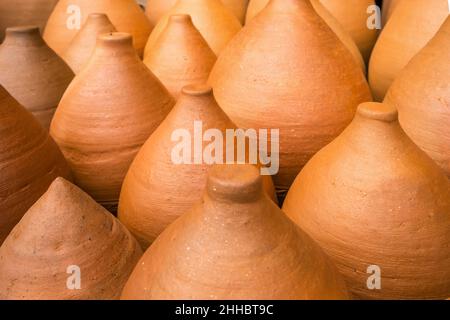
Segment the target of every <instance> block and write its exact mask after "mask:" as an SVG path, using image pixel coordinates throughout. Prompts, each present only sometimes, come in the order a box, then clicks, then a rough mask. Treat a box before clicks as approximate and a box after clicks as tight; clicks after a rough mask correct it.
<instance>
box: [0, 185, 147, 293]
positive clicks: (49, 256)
mask: <svg viewBox="0 0 450 320" xmlns="http://www.w3.org/2000/svg"><path fill="white" fill-rule="evenodd" d="M141 256H142V250H141V248H140V247H139V244H138V243H137V241H136V240H135V239H134V238H133V236H132V235H131V234H130V233H129V232H128V230H126V228H125V227H124V226H123V225H122V224H121V223H120V222H119V221H118V220H117V219H116V218H114V217H113V216H112V215H111V214H110V213H109V212H108V211H106V210H105V209H104V208H102V207H101V206H100V205H99V204H97V203H96V202H95V201H94V200H93V199H92V198H90V197H89V196H88V195H87V194H85V193H84V192H83V191H81V190H80V189H78V188H77V187H75V186H74V185H72V184H71V183H69V182H67V181H66V180H64V179H62V178H58V179H56V180H55V181H54V182H53V183H52V185H51V186H50V188H49V189H48V191H47V192H46V193H45V194H44V195H43V196H42V197H41V198H40V199H39V200H38V201H37V202H36V203H35V204H34V205H33V206H32V207H31V209H30V210H28V212H27V213H26V214H25V216H24V217H23V219H22V220H21V221H20V222H19V224H18V225H17V226H16V227H15V228H14V230H13V231H12V232H11V234H10V235H9V237H8V238H7V239H6V241H5V242H4V244H3V246H2V247H1V248H0V299H1V300H5V299H8V300H55V299H56V300H91V299H92V300H93V299H95V300H100V299H117V298H119V297H120V293H121V291H122V289H123V286H124V285H125V282H126V281H127V279H128V277H129V276H130V274H131V272H132V271H133V268H134V267H135V265H136V263H137V262H138V260H139V259H140V257H141ZM77 276H79V279H80V282H79V284H80V287H79V289H77V283H78V282H77V280H76V277H77Z"/></svg>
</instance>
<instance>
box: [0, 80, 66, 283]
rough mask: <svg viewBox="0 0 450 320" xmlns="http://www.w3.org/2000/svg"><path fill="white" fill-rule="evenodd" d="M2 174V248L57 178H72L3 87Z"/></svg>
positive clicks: (39, 129) (48, 140) (0, 106)
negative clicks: (22, 219) (17, 225)
mask: <svg viewBox="0 0 450 320" xmlns="http://www.w3.org/2000/svg"><path fill="white" fill-rule="evenodd" d="M0 172H1V174H0V244H1V243H2V242H3V241H4V240H5V238H6V237H7V235H8V234H9V232H10V231H11V230H12V228H13V227H14V226H15V225H16V224H17V222H19V220H20V219H21V218H22V216H23V215H24V214H25V212H26V211H27V210H28V209H29V208H30V207H31V205H32V204H33V203H34V202H35V201H36V200H37V199H39V197H40V196H41V195H42V194H44V192H45V191H46V190H47V188H48V186H49V185H50V183H51V182H52V181H53V180H54V179H55V178H56V177H58V176H63V177H66V178H70V177H71V175H70V170H69V167H68V165H67V163H66V161H65V160H64V157H63V155H62V154H61V151H59V149H58V147H57V146H56V144H55V142H54V141H53V140H52V139H51V138H50V137H49V135H48V132H47V131H46V130H45V129H44V128H43V127H42V126H41V125H40V124H39V122H38V121H37V120H36V119H35V118H34V117H33V116H32V115H31V113H29V112H28V111H26V110H25V108H23V107H22V106H21V105H19V104H18V103H17V101H16V100H14V99H13V97H11V95H10V94H8V92H7V91H6V90H5V89H4V88H3V87H2V86H0ZM0 291H2V290H0Z"/></svg>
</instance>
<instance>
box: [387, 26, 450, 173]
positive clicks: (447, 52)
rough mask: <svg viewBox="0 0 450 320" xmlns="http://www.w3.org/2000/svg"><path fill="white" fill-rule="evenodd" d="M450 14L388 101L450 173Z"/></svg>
mask: <svg viewBox="0 0 450 320" xmlns="http://www.w3.org/2000/svg"><path fill="white" fill-rule="evenodd" d="M449 57H450V18H447V20H446V21H445V22H444V24H443V25H442V27H441V29H440V30H439V31H438V33H437V34H436V36H435V37H434V38H433V39H432V40H431V41H430V42H429V43H428V44H427V46H426V47H425V48H424V49H422V50H421V51H420V52H419V53H418V54H417V55H416V56H415V57H414V58H413V59H412V60H411V62H410V63H409V64H408V65H407V66H406V68H405V69H403V71H402V72H401V73H400V75H399V76H398V77H397V79H396V80H395V81H394V83H393V85H392V86H391V88H390V90H389V91H388V94H387V96H386V99H385V103H389V104H391V105H392V106H394V107H396V108H398V110H399V113H400V123H401V125H402V127H403V128H404V129H405V131H406V133H407V134H408V135H409V136H410V137H411V138H412V140H413V141H414V142H415V143H416V144H417V145H418V146H419V147H421V148H422V149H423V150H424V151H425V152H426V153H428V155H429V156H430V157H431V158H433V159H434V160H435V161H436V162H437V163H438V164H439V165H440V166H441V167H442V168H443V169H444V170H445V172H446V173H447V175H448V176H449V177H450V128H449V123H450V109H449V106H450V89H449V75H450V64H449Z"/></svg>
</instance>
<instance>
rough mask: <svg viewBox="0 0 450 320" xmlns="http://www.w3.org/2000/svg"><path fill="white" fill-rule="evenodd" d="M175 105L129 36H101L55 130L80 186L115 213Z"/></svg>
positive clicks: (66, 99) (58, 114)
mask: <svg viewBox="0 0 450 320" xmlns="http://www.w3.org/2000/svg"><path fill="white" fill-rule="evenodd" d="M173 104H174V100H173V98H172V97H171V96H170V94H169V93H168V92H167V90H166V89H165V88H164V86H163V85H162V84H161V82H160V81H159V80H158V79H157V78H156V77H155V76H154V75H153V74H152V73H151V71H150V70H148V68H147V67H146V66H145V65H144V63H143V62H142V61H140V59H139V57H138V56H137V54H136V52H135V51H134V50H133V46H132V39H131V36H130V35H129V34H124V33H112V34H106V35H101V36H99V38H98V43H97V47H96V49H95V51H94V54H93V56H92V58H91V59H90V60H89V63H88V64H87V66H86V68H84V69H83V71H82V72H81V73H80V74H78V75H77V76H76V77H75V79H74V81H73V82H72V83H71V85H70V86H69V88H68V89H67V91H66V93H65V95H64V97H63V98H62V100H61V103H60V105H59V107H58V110H57V111H56V113H55V117H54V119H53V122H52V125H51V128H50V132H51V135H52V136H53V137H54V138H55V140H56V142H57V143H58V145H59V146H60V147H61V150H62V151H63V153H64V155H65V156H66V158H67V160H68V162H69V164H70V166H71V168H72V169H73V172H74V176H75V182H76V184H77V185H79V186H80V187H81V188H82V189H83V190H84V191H86V192H87V193H89V194H90V195H91V196H92V197H93V198H94V199H95V200H96V201H97V202H100V203H101V204H102V205H104V206H105V207H107V208H108V209H110V210H111V211H112V212H114V211H115V210H116V207H117V202H118V199H119V193H120V188H121V185H122V181H123V179H124V178H125V174H126V172H127V171H128V168H129V166H130V164H131V162H132V161H133V159H134V157H135V156H136V154H137V152H138V150H139V149H140V147H141V146H142V145H143V144H144V142H145V141H146V140H147V139H148V137H149V136H150V134H152V133H153V131H154V130H155V129H156V127H157V126H158V125H159V124H160V123H161V122H162V120H163V119H164V118H165V116H166V115H167V113H168V112H169V111H170V109H171V107H172V106H173Z"/></svg>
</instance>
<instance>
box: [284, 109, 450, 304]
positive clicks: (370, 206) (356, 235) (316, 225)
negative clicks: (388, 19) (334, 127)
mask: <svg viewBox="0 0 450 320" xmlns="http://www.w3.org/2000/svg"><path fill="white" fill-rule="evenodd" d="M283 210H284V212H286V213H287V214H288V216H289V217H290V218H291V219H293V220H294V221H295V222H296V223H297V224H298V225H299V226H300V227H301V228H302V229H303V230H305V231H306V232H307V233H308V234H309V235H310V236H311V237H312V238H313V239H315V240H316V241H317V242H318V243H319V245H321V247H322V248H323V249H325V251H326V252H327V253H328V254H329V255H330V256H331V257H332V258H333V259H334V261H335V262H336V264H337V266H338V268H339V269H340V271H341V273H342V274H343V275H344V276H345V278H346V280H347V284H348V285H349V289H350V290H351V291H352V292H353V293H354V294H355V295H356V296H357V297H358V298H364V299H394V300H395V299H445V298H447V296H448V293H449V292H450V250H448V248H449V243H450V181H449V180H448V179H447V177H446V176H445V174H444V173H443V172H442V171H441V170H440V168H439V167H438V166H437V165H436V164H435V163H434V162H433V161H432V160H431V159H430V158H429V157H428V156H427V155H426V154H425V153H424V152H423V151H421V150H420V149H419V148H418V147H417V146H416V145H415V144H414V143H413V142H412V141H411V140H410V139H409V138H408V136H407V135H406V134H405V132H404V131H403V130H402V129H401V127H400V124H399V122H398V120H397V111H396V110H395V109H394V108H392V107H390V106H389V105H382V104H376V103H367V104H362V105H361V106H360V107H359V109H358V114H357V116H356V117H355V120H354V121H353V122H352V124H351V125H350V126H349V127H348V128H347V129H346V130H345V131H344V133H342V135H340V136H339V137H338V138H337V139H336V140H334V141H333V142H332V143H331V144H329V145H328V146H327V147H325V148H324V149H323V150H321V151H320V152H319V153H318V154H317V155H316V156H315V157H314V158H313V159H312V160H311V161H310V162H309V163H308V165H307V166H306V167H305V168H304V169H303V171H302V172H301V173H300V175H299V176H298V177H297V179H296V181H295V183H294V185H293V186H292V188H291V190H290V191H289V194H288V196H287V198H286V201H285V204H284V207H283ZM373 265H375V266H378V267H379V268H380V270H381V290H369V289H368V287H367V282H368V280H369V282H370V283H371V281H370V280H371V279H370V276H372V275H374V274H373V273H372V272H368V271H367V270H368V267H369V266H373Z"/></svg>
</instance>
